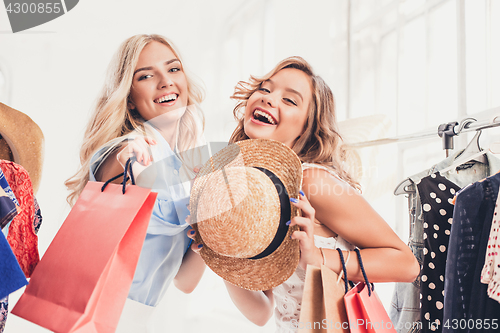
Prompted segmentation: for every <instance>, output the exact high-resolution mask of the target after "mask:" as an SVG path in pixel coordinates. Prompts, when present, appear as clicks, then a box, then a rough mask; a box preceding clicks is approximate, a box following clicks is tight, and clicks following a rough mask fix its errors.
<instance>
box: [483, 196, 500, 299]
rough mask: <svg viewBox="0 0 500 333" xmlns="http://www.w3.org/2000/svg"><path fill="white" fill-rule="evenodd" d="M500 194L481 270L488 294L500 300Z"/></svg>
mask: <svg viewBox="0 0 500 333" xmlns="http://www.w3.org/2000/svg"><path fill="white" fill-rule="evenodd" d="M499 205H500V195H499V196H498V198H497V201H496V203H495V211H494V213H493V221H492V222H491V229H490V236H489V238H488V248H487V249H486V257H485V261H484V262H485V264H484V267H483V270H482V272H481V282H482V283H484V284H487V285H488V296H490V297H491V298H492V299H494V300H496V301H498V302H500V257H499V256H498V250H499V249H500V240H499V239H498V236H500V207H499Z"/></svg>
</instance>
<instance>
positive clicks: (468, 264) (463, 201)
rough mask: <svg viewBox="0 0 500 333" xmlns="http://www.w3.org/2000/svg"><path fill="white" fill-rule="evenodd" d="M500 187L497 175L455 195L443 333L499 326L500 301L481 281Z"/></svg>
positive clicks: (486, 329)
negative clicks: (490, 293) (490, 295)
mask: <svg viewBox="0 0 500 333" xmlns="http://www.w3.org/2000/svg"><path fill="white" fill-rule="evenodd" d="M499 187H500V174H496V175H494V176H491V177H488V178H486V179H484V180H482V181H480V182H476V183H473V184H471V185H469V186H467V187H465V188H464V189H462V190H461V191H460V192H459V193H458V195H457V198H456V203H455V211H454V214H453V225H452V228H451V235H450V243H449V247H448V257H447V262H446V280H445V304H444V305H445V307H444V318H443V332H457V331H460V332H498V330H499V328H500V327H499V325H500V303H499V302H497V301H496V300H493V299H491V298H490V297H488V293H487V288H488V286H487V285H486V284H483V283H481V272H482V270H483V267H484V264H485V254H486V249H487V246H488V238H489V235H490V229H491V224H492V220H493V216H494V215H493V214H494V210H495V205H496V202H497V199H498V193H499ZM486 319H488V321H486ZM495 322H496V325H495V324H494V323H495ZM487 323H488V324H487Z"/></svg>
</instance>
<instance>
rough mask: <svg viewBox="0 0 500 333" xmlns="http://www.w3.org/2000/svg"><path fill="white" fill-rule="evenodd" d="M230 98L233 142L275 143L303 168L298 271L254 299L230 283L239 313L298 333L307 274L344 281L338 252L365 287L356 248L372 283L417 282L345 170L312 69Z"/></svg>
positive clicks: (264, 81) (410, 260)
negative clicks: (329, 274) (313, 270)
mask: <svg viewBox="0 0 500 333" xmlns="http://www.w3.org/2000/svg"><path fill="white" fill-rule="evenodd" d="M232 97H233V98H234V99H236V100H238V101H239V102H238V104H237V105H236V107H235V109H234V116H235V118H236V120H237V121H238V126H237V128H236V130H235V131H234V132H233V134H232V137H231V140H230V141H231V142H236V141H240V140H246V139H249V138H250V139H260V138H262V139H273V140H277V141H280V142H282V143H284V144H286V145H287V146H288V147H290V148H291V149H293V150H294V151H295V153H296V154H297V155H298V156H299V158H300V159H301V161H302V163H303V164H302V166H303V188H302V191H301V195H300V198H299V200H296V199H295V198H292V199H290V201H291V202H292V204H294V205H295V206H297V207H298V208H300V210H301V211H302V216H300V217H295V218H293V219H292V220H291V221H290V222H289V223H288V224H289V225H292V226H293V225H298V226H299V227H300V230H299V231H295V232H294V233H293V234H292V236H291V237H292V239H296V240H298V242H299V246H300V251H301V257H300V261H299V267H298V268H297V270H296V272H295V273H294V274H293V275H292V276H291V277H290V278H289V279H288V280H287V281H285V282H284V283H283V284H281V285H280V286H278V287H276V288H274V289H273V290H265V291H249V290H245V289H241V288H239V287H236V286H234V285H232V284H230V283H228V282H226V286H227V289H228V291H229V294H230V296H231V298H232V300H233V302H234V303H235V305H236V306H237V307H238V308H239V310H240V311H241V312H242V313H243V314H244V315H245V316H246V317H247V318H248V319H249V320H251V321H252V322H253V323H255V324H257V325H264V324H265V323H266V322H267V321H268V320H269V318H270V317H271V316H272V314H273V312H274V314H275V319H276V324H277V329H278V332H296V331H297V328H298V327H299V324H298V320H299V316H300V306H301V301H302V291H303V285H304V279H305V268H306V266H307V264H311V265H315V266H320V265H321V264H322V263H324V264H325V265H326V266H328V267H329V268H331V269H332V270H333V271H335V272H336V273H337V274H339V273H340V272H341V270H342V268H341V261H340V256H339V253H338V252H337V251H336V250H335V249H336V248H340V249H342V250H343V254H344V258H349V257H350V260H348V262H347V276H348V278H349V279H350V280H353V281H362V280H363V276H362V273H361V269H360V265H359V262H358V260H357V258H356V254H355V253H350V252H353V249H354V247H355V246H357V247H359V248H360V249H361V255H362V258H363V263H364V267H365V269H366V273H367V275H368V278H369V280H370V281H373V282H388V281H406V282H411V281H413V280H414V279H415V277H416V276H417V275H418V273H419V266H418V263H417V261H416V259H415V257H414V256H413V254H412V252H411V250H410V249H409V248H408V247H407V246H406V245H405V244H404V243H403V242H402V241H401V240H400V239H399V237H398V236H397V235H396V234H395V233H394V232H393V230H392V229H391V228H390V227H389V225H388V224H387V223H386V222H385V221H384V220H383V219H382V217H380V215H379V214H377V212H376V211H375V210H374V209H373V208H372V207H371V206H370V205H369V204H368V203H367V202H366V201H365V199H363V197H362V196H361V194H360V192H359V190H358V189H359V184H358V183H356V181H355V180H353V179H352V178H351V177H350V176H349V174H348V172H347V171H346V170H345V169H344V166H343V164H342V152H341V144H342V140H341V137H340V135H339V133H338V131H337V124H336V119H335V107H334V99H333V94H332V92H331V90H330V88H329V87H328V86H327V85H326V83H325V82H324V81H323V80H322V79H321V78H320V77H319V76H317V75H315V74H314V73H313V71H312V68H311V66H310V65H309V64H308V63H307V62H306V61H305V60H304V59H302V58H300V57H291V58H287V59H285V60H283V61H281V62H280V63H279V64H278V65H277V66H276V67H275V68H274V69H273V70H272V71H271V72H270V73H268V74H267V75H265V76H264V77H262V78H256V77H251V78H250V81H249V82H240V83H239V84H238V85H237V86H236V90H235V93H234V95H233V96H232ZM320 248H321V250H320Z"/></svg>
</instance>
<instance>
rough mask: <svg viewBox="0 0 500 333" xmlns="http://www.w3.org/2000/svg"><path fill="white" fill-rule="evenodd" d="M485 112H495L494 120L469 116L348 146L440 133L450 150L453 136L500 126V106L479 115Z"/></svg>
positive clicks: (444, 144)
mask: <svg viewBox="0 0 500 333" xmlns="http://www.w3.org/2000/svg"><path fill="white" fill-rule="evenodd" d="M484 114H487V115H490V116H491V115H492V114H493V120H482V121H478V120H476V119H475V118H471V117H468V118H464V119H462V120H461V121H460V122H458V121H452V122H449V123H444V124H441V125H439V126H438V129H437V131H436V130H426V131H422V132H418V133H414V134H408V135H401V136H396V137H391V138H383V139H377V140H370V141H361V142H355V143H350V144H346V146H347V147H348V148H364V147H372V146H379V145H385V144H389V143H397V142H406V141H413V140H422V139H427V138H432V137H435V136H436V135H438V136H439V137H441V138H442V141H443V149H445V150H446V151H447V152H448V150H449V149H453V137H455V136H457V135H459V134H461V133H465V132H472V131H481V130H483V129H487V128H493V127H497V126H500V107H498V108H494V109H491V110H487V111H483V112H481V113H479V114H477V116H481V115H484Z"/></svg>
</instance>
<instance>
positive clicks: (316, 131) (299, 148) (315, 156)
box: [230, 57, 361, 190]
mask: <svg viewBox="0 0 500 333" xmlns="http://www.w3.org/2000/svg"><path fill="white" fill-rule="evenodd" d="M285 68H295V69H298V70H301V71H302V72H304V73H305V74H306V75H307V76H308V77H309V78H310V80H311V87H312V100H311V103H310V105H309V108H308V114H307V119H306V123H305V125H304V131H303V133H302V135H301V136H300V137H299V138H298V139H297V140H296V141H295V143H294V144H293V146H292V150H293V151H294V152H295V153H296V154H297V155H298V157H299V158H300V160H301V161H302V162H306V163H316V164H320V165H323V166H325V167H328V168H332V169H333V170H335V171H336V172H337V174H338V175H339V176H340V178H342V179H343V180H345V181H346V182H348V183H349V184H350V185H351V186H352V187H354V188H356V189H358V190H360V189H361V187H360V185H359V183H358V182H357V181H356V180H354V179H353V178H352V177H351V175H350V174H349V172H348V171H347V170H346V167H345V166H344V164H345V163H344V162H345V149H344V148H343V141H342V137H341V136H340V134H339V132H338V129H337V121H336V117H335V101H334V98H333V93H332V91H331V89H330V87H328V85H327V84H326V83H325V81H324V80H323V79H322V78H321V77H320V76H318V75H315V74H314V72H313V70H312V67H311V65H309V63H308V62H307V61H305V60H304V59H303V58H301V57H289V58H286V59H284V60H282V61H281V62H279V63H278V64H277V65H276V67H274V69H272V70H271V71H270V72H269V73H267V74H266V75H264V76H262V77H255V76H250V79H249V80H248V82H246V81H240V82H238V84H237V85H236V87H235V91H234V93H233V95H232V96H231V98H232V99H235V100H237V101H238V103H237V104H236V106H235V108H234V110H233V115H234V118H235V119H236V121H237V122H238V125H237V127H236V129H235V130H234V132H233V134H232V135H231V138H230V142H237V141H240V140H246V139H249V137H248V136H247V135H246V134H245V129H244V116H245V111H244V110H245V106H246V104H247V101H248V99H249V98H250V96H251V95H252V94H253V93H254V92H255V91H256V90H257V89H259V88H260V86H261V85H262V83H263V82H265V81H267V80H269V79H270V78H271V77H272V76H273V75H274V74H276V73H278V72H279V71H280V70H282V69H285Z"/></svg>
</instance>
